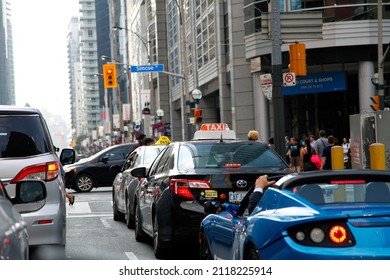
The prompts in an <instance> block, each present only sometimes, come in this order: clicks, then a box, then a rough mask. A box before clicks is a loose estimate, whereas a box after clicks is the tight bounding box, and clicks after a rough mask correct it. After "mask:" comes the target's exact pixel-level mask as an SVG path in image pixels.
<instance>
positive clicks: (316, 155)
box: [248, 130, 351, 172]
mask: <svg viewBox="0 0 390 280" xmlns="http://www.w3.org/2000/svg"><path fill="white" fill-rule="evenodd" d="M259 138H260V137H259V132H257V131H256V130H250V131H249V132H248V140H250V141H259ZM284 141H285V146H286V162H287V163H288V164H289V166H290V168H291V169H293V170H294V171H297V172H303V171H311V170H326V169H332V164H331V163H332V159H331V156H332V153H331V148H332V147H333V146H334V145H336V144H337V139H336V138H335V137H334V136H333V135H328V136H327V133H326V131H325V130H320V131H319V132H318V137H317V138H316V137H315V136H314V135H309V136H307V135H303V136H302V138H301V139H299V140H298V139H297V138H296V137H294V136H292V137H288V136H285V139H284ZM268 145H269V146H270V147H272V148H274V138H273V137H270V138H269V139H268ZM341 145H342V147H343V153H344V168H345V169H350V168H351V148H350V143H349V138H348V137H344V138H343V142H342V143H341Z"/></svg>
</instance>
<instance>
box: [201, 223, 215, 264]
mask: <svg viewBox="0 0 390 280" xmlns="http://www.w3.org/2000/svg"><path fill="white" fill-rule="evenodd" d="M199 258H200V259H201V260H213V259H214V258H213V254H212V253H211V250H210V246H209V241H208V239H207V236H206V234H205V233H204V231H203V230H202V232H201V234H200V246H199Z"/></svg>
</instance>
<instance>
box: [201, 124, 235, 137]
mask: <svg viewBox="0 0 390 280" xmlns="http://www.w3.org/2000/svg"><path fill="white" fill-rule="evenodd" d="M221 139H222V140H235V139H237V137H236V132H235V131H234V130H230V129H229V126H228V125H227V124H226V123H204V124H202V126H201V127H200V130H198V131H195V134H194V138H193V140H221Z"/></svg>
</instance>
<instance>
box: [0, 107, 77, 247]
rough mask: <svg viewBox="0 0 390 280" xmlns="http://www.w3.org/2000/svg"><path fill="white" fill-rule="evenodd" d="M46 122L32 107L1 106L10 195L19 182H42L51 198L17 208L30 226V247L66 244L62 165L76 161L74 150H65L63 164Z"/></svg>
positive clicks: (3, 165) (4, 176)
mask: <svg viewBox="0 0 390 280" xmlns="http://www.w3.org/2000/svg"><path fill="white" fill-rule="evenodd" d="M57 151H58V148H56V147H55V146H54V145H53V142H52V139H51V136H50V133H49V130H48V128H47V125H46V122H45V120H44V118H43V116H42V114H41V113H40V111H39V110H37V109H34V108H31V107H15V106H0V179H1V180H2V182H3V184H4V185H5V188H6V190H7V192H8V194H9V195H10V196H11V197H12V196H14V194H15V185H16V183H17V182H19V181H21V180H26V179H40V180H42V181H44V182H45V184H46V190H47V197H46V199H45V200H42V201H39V202H36V203H25V204H18V205H15V208H16V209H17V210H18V211H19V212H20V213H21V214H22V217H23V219H24V221H25V222H26V225H27V232H28V235H29V244H30V245H48V244H56V245H65V243H66V208H65V184H64V171H63V168H62V164H61V162H66V163H70V162H74V159H75V153H74V150H73V149H63V150H62V152H61V156H60V158H61V161H60V158H58V156H57V154H56V152H57Z"/></svg>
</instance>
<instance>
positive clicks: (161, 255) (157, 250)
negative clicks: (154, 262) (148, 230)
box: [153, 215, 169, 259]
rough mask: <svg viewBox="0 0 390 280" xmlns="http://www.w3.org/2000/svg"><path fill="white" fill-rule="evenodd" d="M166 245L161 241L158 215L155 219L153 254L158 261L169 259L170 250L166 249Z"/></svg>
mask: <svg viewBox="0 0 390 280" xmlns="http://www.w3.org/2000/svg"><path fill="white" fill-rule="evenodd" d="M164 245H165V244H164V243H163V242H162V241H161V240H160V236H159V225H158V219H157V215H154V217H153V252H154V256H155V257H156V258H157V259H166V258H167V257H168V251H169V250H168V248H165V247H164Z"/></svg>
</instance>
